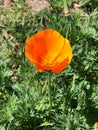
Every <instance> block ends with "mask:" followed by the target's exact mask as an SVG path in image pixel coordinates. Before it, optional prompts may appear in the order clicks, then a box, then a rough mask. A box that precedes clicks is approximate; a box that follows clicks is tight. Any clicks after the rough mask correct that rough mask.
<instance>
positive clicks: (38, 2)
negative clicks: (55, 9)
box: [0, 0, 49, 12]
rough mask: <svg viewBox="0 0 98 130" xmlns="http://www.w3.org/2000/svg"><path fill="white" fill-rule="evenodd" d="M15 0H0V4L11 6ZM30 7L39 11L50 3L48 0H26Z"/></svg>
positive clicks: (33, 10)
mask: <svg viewBox="0 0 98 130" xmlns="http://www.w3.org/2000/svg"><path fill="white" fill-rule="evenodd" d="M13 1H14V0H0V6H2V7H4V9H6V8H10V7H11V3H12V2H13ZM25 1H26V3H27V5H28V7H29V8H30V9H31V11H32V12H37V11H40V10H42V9H43V8H46V7H49V3H48V2H47V1H46V0H25Z"/></svg>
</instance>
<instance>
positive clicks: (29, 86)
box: [0, 0, 98, 130]
mask: <svg viewBox="0 0 98 130" xmlns="http://www.w3.org/2000/svg"><path fill="white" fill-rule="evenodd" d="M81 1H83V0H81ZM77 2H78V1H77ZM96 2H97V1H96ZM87 3H88V4H89V0H88V1H87ZM51 4H52V7H53V8H52V9H44V10H42V11H41V12H39V13H36V14H33V13H31V12H30V11H29V10H28V8H27V7H26V5H25V4H24V2H22V3H18V2H17V1H16V2H15V3H14V5H13V8H14V10H13V11H11V10H2V9H0V12H1V13H0V14H1V16H0V34H1V35H0V130H65V129H66V130H85V129H86V130H88V129H90V130H91V129H92V130H93V125H94V123H95V122H97V121H98V20H97V19H98V10H97V8H96V7H95V6H93V4H92V5H90V6H91V7H92V10H91V12H89V11H88V14H89V13H90V15H87V16H85V17H84V16H81V11H78V12H76V13H75V14H71V15H69V16H68V17H65V16H63V15H62V13H61V9H62V2H61V3H60V4H59V2H57V3H56V4H57V5H55V1H53V2H51ZM58 5H59V7H58ZM84 6H85V9H87V6H86V5H84ZM85 9H84V8H83V11H84V10H85ZM86 11H87V10H86ZM10 14H11V15H10ZM51 14H52V15H51ZM45 28H51V29H55V30H57V31H58V32H60V33H61V34H62V35H63V36H64V37H66V38H68V39H69V40H70V42H71V45H72V48H73V59H72V62H71V64H70V65H69V66H68V68H67V69H65V70H64V71H63V72H62V73H60V74H59V75H55V74H53V75H52V79H51V80H52V83H51V89H52V100H53V107H52V110H50V109H49V97H48V92H47V91H48V88H47V84H48V81H47V74H48V73H47V72H45V73H38V72H36V70H35V68H34V66H33V65H32V64H31V63H29V62H28V61H27V59H26V58H25V55H24V47H25V40H26V39H27V38H28V37H30V36H31V35H33V34H35V33H36V32H38V31H39V30H42V29H45Z"/></svg>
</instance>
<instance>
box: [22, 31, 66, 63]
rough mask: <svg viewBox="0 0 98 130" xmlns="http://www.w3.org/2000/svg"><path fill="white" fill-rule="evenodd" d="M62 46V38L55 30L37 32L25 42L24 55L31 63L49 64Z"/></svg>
mask: <svg viewBox="0 0 98 130" xmlns="http://www.w3.org/2000/svg"><path fill="white" fill-rule="evenodd" d="M63 46H64V38H63V36H62V35H61V34H60V33H58V32H57V31H55V30H51V29H46V30H43V31H40V32H38V33H37V34H35V35H34V36H32V37H30V38H29V39H27V41H26V46H25V55H26V57H27V58H28V59H29V60H30V61H31V62H32V63H34V64H35V63H40V64H44V65H47V64H50V63H51V62H52V61H53V60H54V59H55V57H56V56H57V55H58V54H59V53H60V52H61V50H62V48H63Z"/></svg>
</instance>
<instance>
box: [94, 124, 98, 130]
mask: <svg viewBox="0 0 98 130" xmlns="http://www.w3.org/2000/svg"><path fill="white" fill-rule="evenodd" d="M94 128H95V130H98V122H96V123H95V124H94Z"/></svg>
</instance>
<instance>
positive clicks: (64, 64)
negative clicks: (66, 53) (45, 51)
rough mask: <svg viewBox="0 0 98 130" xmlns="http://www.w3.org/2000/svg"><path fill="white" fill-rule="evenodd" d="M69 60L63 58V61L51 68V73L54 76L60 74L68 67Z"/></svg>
mask: <svg viewBox="0 0 98 130" xmlns="http://www.w3.org/2000/svg"><path fill="white" fill-rule="evenodd" d="M68 62H69V59H68V58H65V59H64V61H62V62H60V63H57V64H56V65H55V66H54V67H53V68H52V71H53V72H54V73H56V74H58V73H60V72H61V71H62V70H63V69H65V68H66V67H67V65H68Z"/></svg>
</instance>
